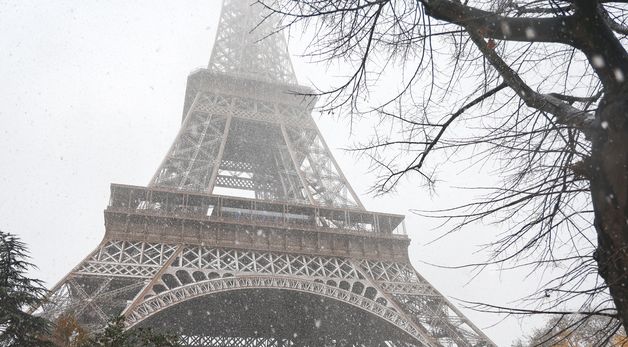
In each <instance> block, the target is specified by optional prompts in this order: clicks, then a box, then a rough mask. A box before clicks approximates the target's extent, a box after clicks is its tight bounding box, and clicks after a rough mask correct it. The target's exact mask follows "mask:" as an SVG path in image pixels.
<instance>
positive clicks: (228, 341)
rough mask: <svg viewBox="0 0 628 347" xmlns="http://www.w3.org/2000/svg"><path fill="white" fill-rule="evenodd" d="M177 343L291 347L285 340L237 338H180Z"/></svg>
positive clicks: (212, 346)
mask: <svg viewBox="0 0 628 347" xmlns="http://www.w3.org/2000/svg"><path fill="white" fill-rule="evenodd" d="M179 343H180V344H181V345H182V346H186V347H292V346H294V343H293V342H292V341H290V340H286V339H273V338H262V337H237V336H202V335H201V336H199V335H192V336H181V337H180V338H179Z"/></svg>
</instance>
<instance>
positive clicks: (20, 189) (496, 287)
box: [0, 0, 539, 346]
mask: <svg viewBox="0 0 628 347" xmlns="http://www.w3.org/2000/svg"><path fill="white" fill-rule="evenodd" d="M219 4H220V1H219V0H195V1H192V0H189V1H155V0H145V1H144V0H142V1H140V0H135V1H126V0H124V1H123V0H114V1H95V0H85V1H78V0H77V1H54V2H43V1H26V0H17V1H7V0H3V1H0V33H2V34H1V35H0V48H1V49H0V71H1V74H0V76H1V77H2V79H1V80H0V121H1V124H2V125H1V126H0V148H2V150H1V151H0V173H1V174H0V194H1V196H2V199H0V229H2V230H4V231H9V232H12V233H16V234H18V235H19V236H20V237H21V238H22V239H23V240H24V241H25V242H26V243H27V244H28V245H29V247H30V249H31V252H32V256H33V262H34V263H35V264H36V265H37V266H38V267H39V270H37V271H34V272H33V276H37V277H39V278H41V279H43V280H45V281H46V282H47V283H48V284H49V285H50V286H52V285H54V283H56V282H57V281H59V280H60V279H61V278H62V276H64V275H65V274H66V273H67V272H69V271H70V270H71V269H72V268H73V267H74V266H76V265H77V264H78V263H79V262H80V261H81V259H83V257H85V256H87V254H88V253H89V252H90V251H91V250H92V249H94V248H95V247H96V246H97V245H98V243H99V242H100V240H101V239H102V236H103V234H104V226H103V215H102V211H103V209H104V208H105V207H106V205H107V202H108V197H109V184H110V183H124V184H135V185H146V184H147V183H148V181H149V179H150V178H151V176H152V175H153V173H154V171H155V170H156V169H157V166H158V165H159V163H160V162H161V160H162V158H163V156H164V155H165V154H166V150H167V149H168V147H169V146H170V144H171V142H172V140H173V139H174V136H175V134H176V132H177V130H178V127H179V123H180V119H181V110H182V106H183V95H184V91H185V83H186V77H187V75H188V73H189V72H190V71H192V70H194V69H195V68H198V67H202V66H205V65H207V61H208V59H209V55H210V50H211V41H212V39H213V36H214V31H215V29H216V25H217V14H218V10H219ZM294 43H298V40H295V41H294ZM299 49H300V48H299V47H294V46H291V50H292V52H293V53H295V52H296V51H298V50H299ZM294 62H295V69H296V70H297V75H298V77H299V80H300V81H301V82H302V83H307V82H308V81H310V80H315V81H321V77H320V76H324V75H325V74H326V71H325V70H324V69H323V68H322V67H320V66H315V65H310V64H305V63H304V62H303V61H301V60H299V59H295V60H294ZM323 83H324V81H323ZM316 119H317V123H318V124H319V127H320V128H321V132H322V133H323V135H324V136H325V138H326V140H327V142H328V144H329V146H330V147H331V148H332V151H333V152H334V155H335V156H336V159H337V160H338V162H339V163H340V166H341V168H342V169H343V171H344V173H345V175H346V176H347V178H348V179H349V181H350V182H351V183H352V185H353V187H354V189H355V190H356V192H357V193H358V194H359V195H360V197H361V199H362V201H363V202H364V203H365V205H366V207H367V208H368V209H370V210H375V211H382V212H392V213H403V214H406V215H408V217H407V221H406V226H407V229H408V231H409V234H410V237H411V238H412V244H411V246H410V256H411V259H412V261H413V263H414V265H415V267H416V268H417V269H418V271H419V272H420V273H421V274H423V275H424V276H425V277H426V278H427V279H428V280H429V281H431V282H432V283H433V284H434V285H435V286H436V287H437V288H438V289H439V290H440V291H441V292H442V293H443V294H444V295H446V296H448V297H449V298H454V301H455V298H458V299H463V300H468V301H484V302H489V303H493V304H509V303H512V300H515V299H518V298H519V297H521V296H522V295H524V294H525V293H526V290H530V289H534V288H535V286H536V285H537V280H536V279H527V278H525V277H524V276H525V275H526V274H521V273H500V272H499V271H496V270H495V269H489V270H487V271H486V272H484V273H483V274H481V275H480V276H478V277H476V278H475V279H473V280H472V281H471V278H472V274H471V273H470V272H469V271H468V270H444V269H441V268H437V267H434V266H430V265H427V264H425V263H435V264H442V265H459V264H464V263H468V262H473V261H479V260H481V259H482V257H483V256H484V255H485V254H483V253H480V254H474V252H475V251H477V250H478V247H477V246H478V245H480V244H481V243H482V242H486V241H487V240H489V239H490V237H491V235H493V234H494V232H495V229H494V228H492V227H488V226H482V225H478V226H476V227H474V228H471V229H469V230H467V231H466V232H464V233H459V234H456V235H453V236H449V237H446V238H444V239H443V240H440V241H438V242H435V243H432V244H428V241H431V240H433V239H434V238H435V237H436V236H437V235H439V232H438V231H434V230H432V228H433V226H434V222H433V221H430V220H425V219H422V218H420V217H417V216H415V215H411V214H410V213H409V212H408V210H409V209H415V208H418V209H420V208H434V207H438V206H446V205H447V204H448V203H451V202H452V201H453V200H452V199H456V198H459V197H460V196H461V195H460V194H461V193H460V192H459V191H455V190H453V189H451V188H450V187H452V186H456V185H463V184H464V183H465V182H467V183H468V182H469V181H471V180H478V179H482V177H480V176H479V175H480V174H479V173H477V172H468V171H467V172H465V173H464V175H460V174H459V172H457V171H455V170H452V171H451V172H443V173H442V175H441V176H440V178H441V179H443V181H444V182H443V183H441V184H439V186H438V190H437V194H436V195H434V196H431V195H430V194H429V193H428V192H427V191H426V190H425V189H424V188H422V187H421V186H419V185H418V184H416V182H415V184H413V182H405V183H404V184H403V185H402V186H401V188H400V189H399V192H398V193H395V194H391V195H387V196H385V197H381V198H372V197H370V196H368V194H367V191H368V188H369V186H370V184H371V183H372V181H373V177H372V176H370V175H369V174H367V171H368V163H365V162H364V161H361V160H359V159H358V158H356V157H354V156H351V155H349V154H348V153H346V152H344V151H342V150H340V149H339V148H342V147H346V146H347V145H348V144H349V142H350V140H348V138H349V124H348V121H347V120H340V121H338V120H335V119H331V118H324V117H322V118H321V117H316ZM364 131H368V129H364V127H362V128H356V130H355V131H354V135H355V136H357V137H360V136H361V135H363V136H366V134H365V133H364ZM361 132H362V133H361ZM469 281H470V282H469ZM459 306H460V305H459ZM463 311H464V312H465V314H467V315H468V316H469V317H470V318H471V319H472V320H473V321H474V322H475V323H476V324H477V325H478V326H479V327H480V328H482V329H484V331H485V332H486V333H487V334H488V335H489V336H490V337H491V338H493V339H494V340H495V342H496V343H498V344H499V345H503V346H507V345H510V342H511V341H512V340H513V339H514V338H516V337H519V336H521V335H522V334H523V332H525V331H529V329H530V325H531V324H533V323H534V324H536V325H538V324H539V321H538V319H536V320H524V321H519V320H517V319H513V318H508V319H505V320H503V321H502V318H503V317H498V316H494V315H488V314H480V313H477V312H473V311H470V310H467V309H463Z"/></svg>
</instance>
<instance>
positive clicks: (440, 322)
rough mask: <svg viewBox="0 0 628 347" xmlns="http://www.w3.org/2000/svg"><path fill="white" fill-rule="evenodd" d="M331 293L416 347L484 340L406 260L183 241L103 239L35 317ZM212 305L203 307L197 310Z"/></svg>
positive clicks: (96, 318) (136, 318) (131, 319)
mask: <svg viewBox="0 0 628 347" xmlns="http://www.w3.org/2000/svg"><path fill="white" fill-rule="evenodd" d="M252 288H255V289H263V288H266V289H280V290H287V291H298V292H303V293H308V294H313V295H318V296H321V297H327V298H331V299H334V300H337V301H340V302H343V303H346V304H349V305H352V306H354V307H357V308H359V309H361V310H364V311H366V312H368V313H370V314H372V315H374V316H377V317H379V318H380V319H382V320H384V321H386V322H388V323H390V324H393V325H394V326H395V327H397V328H398V329H400V330H401V331H404V332H405V333H407V334H408V335H410V336H412V337H414V338H415V339H416V341H417V342H419V345H424V346H439V345H442V346H491V345H492V343H491V342H490V340H488V338H486V336H484V335H483V334H482V333H481V332H480V331H479V330H478V329H477V328H476V327H475V326H473V325H472V324H471V323H470V322H469V321H468V320H467V319H466V318H465V317H464V316H463V315H462V314H461V313H460V312H459V311H457V310H456V309H455V307H453V305H451V303H449V302H448V301H447V300H446V299H445V298H444V297H443V296H442V295H441V294H440V293H439V292H438V291H436V289H434V288H433V287H432V286H431V285H430V284H429V283H428V282H427V281H426V280H425V279H423V278H422V277H421V276H420V275H419V274H418V273H417V272H416V271H415V270H414V269H413V268H412V266H411V265H410V264H407V263H403V262H389V261H376V260H367V259H362V260H360V259H352V258H344V257H323V256H313V255H302V254H290V253H281V252H269V251H254V250H242V249H229V248H220V247H210V246H202V245H189V244H162V243H150V242H142V241H122V240H108V241H105V242H103V243H102V244H101V245H100V246H99V247H98V249H97V250H96V251H94V252H93V253H92V254H91V255H90V256H89V257H88V258H87V259H86V260H85V261H83V262H82V263H81V264H80V265H79V266H78V267H76V268H75V270H74V271H73V272H72V273H71V274H70V275H69V276H68V277H67V278H66V279H65V280H64V281H62V283H60V284H59V285H58V286H57V287H56V288H55V289H54V290H53V295H52V296H51V298H50V300H49V303H48V304H47V305H45V306H44V307H42V309H43V315H44V316H47V317H49V318H51V319H54V318H55V317H56V316H58V315H60V314H61V313H63V312H68V313H72V314H74V315H76V316H77V318H78V319H79V322H80V323H83V324H88V325H90V326H97V325H99V324H101V325H102V324H104V322H106V320H107V319H108V317H111V316H112V315H116V314H120V313H124V314H125V316H126V317H127V323H128V324H129V327H133V326H134V325H136V324H138V323H141V322H142V321H143V320H145V319H147V318H149V317H151V316H153V315H155V314H158V313H159V312H161V311H163V310H165V309H167V308H169V307H173V306H176V305H178V304H181V303H182V302H185V301H187V300H190V299H193V298H196V297H200V296H208V295H214V294H216V293H221V292H229V291H236V290H243V289H252ZM205 309H211V308H205Z"/></svg>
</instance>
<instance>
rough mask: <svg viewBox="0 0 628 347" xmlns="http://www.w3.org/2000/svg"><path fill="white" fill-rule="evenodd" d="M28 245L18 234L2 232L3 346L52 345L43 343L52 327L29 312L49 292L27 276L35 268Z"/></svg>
mask: <svg viewBox="0 0 628 347" xmlns="http://www.w3.org/2000/svg"><path fill="white" fill-rule="evenodd" d="M27 259H28V252H27V249H26V245H25V244H24V243H22V242H21V241H20V240H19V239H18V238H17V237H16V236H15V235H11V234H9V233H5V232H3V231H0V346H20V347H28V346H51V345H52V344H51V343H49V342H46V341H44V340H42V337H43V336H45V335H47V333H48V328H49V324H48V322H47V321H46V320H45V319H43V318H41V317H36V316H33V315H31V314H29V313H27V312H26V311H25V309H27V308H29V307H32V306H36V305H38V304H40V303H41V301H42V300H43V297H44V295H45V294H46V289H45V287H44V286H43V284H42V282H41V281H39V280H36V279H31V278H28V277H27V276H26V271H28V269H30V268H32V267H33V265H32V264H31V263H29V262H28V261H27Z"/></svg>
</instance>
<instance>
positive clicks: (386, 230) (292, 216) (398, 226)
mask: <svg viewBox="0 0 628 347" xmlns="http://www.w3.org/2000/svg"><path fill="white" fill-rule="evenodd" d="M109 209H110V210H112V211H115V210H120V211H121V210H124V211H137V212H148V213H157V214H160V213H163V214H164V215H176V216H182V217H185V216H187V217H196V218H207V219H209V220H212V219H216V220H227V221H235V222H248V223H255V224H260V225H269V226H279V227H283V228H290V227H294V228H298V227H307V228H325V229H339V230H344V231H350V232H361V233H377V234H385V235H406V230H405V226H404V222H403V221H404V216H402V215H395V214H386V213H376V212H368V211H363V210H355V209H341V208H326V207H318V206H311V205H303V204H296V203H291V202H281V201H261V200H256V199H248V198H240V197H232V196H224V195H212V194H203V193H197V192H187V191H180V190H168V189H164V188H155V187H151V188H147V187H139V186H128V185H119V184H112V185H111V197H110V201H109Z"/></svg>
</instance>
